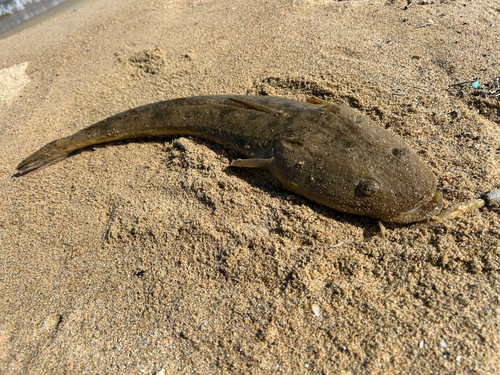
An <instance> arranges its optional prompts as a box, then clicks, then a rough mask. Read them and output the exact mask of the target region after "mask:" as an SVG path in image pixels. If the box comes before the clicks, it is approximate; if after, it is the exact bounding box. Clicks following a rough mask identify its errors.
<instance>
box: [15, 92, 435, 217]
mask: <svg viewBox="0 0 500 375" xmlns="http://www.w3.org/2000/svg"><path fill="white" fill-rule="evenodd" d="M181 135H190V136H196V137H200V138H203V139H206V140H209V141H213V142H215V143H218V144H221V145H223V146H225V147H228V148H230V149H233V150H235V151H237V152H239V153H241V154H242V155H244V156H245V157H246V158H247V159H239V160H234V161H233V162H232V165H233V166H236V167H246V168H263V169H266V170H268V171H269V172H270V173H272V174H273V175H274V176H276V177H277V178H278V180H279V181H280V182H281V183H282V184H283V185H284V186H285V187H286V188H288V189H289V190H291V191H293V192H294V193H297V194H299V195H302V196H304V197H306V198H308V199H311V200H313V201H315V202H318V203H321V204H324V205H326V206H328V207H331V208H334V209H336V210H339V211H343V212H348V213H354V214H360V215H368V216H371V217H374V218H377V219H381V220H383V221H387V222H395V223H402V224H404V223H411V222H416V221H421V220H424V219H426V218H429V217H431V216H434V215H436V214H437V213H439V212H440V211H441V209H442V198H441V195H440V193H439V191H438V190H437V188H436V186H437V183H436V178H435V176H434V174H433V173H432V171H431V170H430V168H429V166H428V165H427V164H426V163H424V162H423V161H422V160H421V159H420V158H419V157H418V156H417V155H416V153H415V152H414V151H413V150H411V149H410V148H409V147H408V145H407V144H406V143H405V142H404V141H403V140H402V139H401V138H400V137H398V136H397V135H395V134H393V133H392V132H390V131H388V130H385V129H383V128H381V127H380V126H377V125H376V124H374V123H373V122H372V121H371V120H370V119H369V118H368V117H366V116H364V115H362V114H361V113H360V112H358V111H355V110H353V109H351V108H349V107H346V106H342V105H337V104H333V103H327V102H323V101H321V100H319V99H315V98H311V99H310V100H308V102H300V101H296V100H290V99H285V98H279V97H264V96H262V97H261V96H238V95H224V96H222V95H219V96H198V97H190V98H181V99H173V100H167V101H162V102H158V103H153V104H148V105H144V106H142V107H138V108H134V109H130V110H128V111H125V112H122V113H119V114H117V115H114V116H111V117H109V118H107V119H104V120H102V121H100V122H98V123H96V124H94V125H91V126H89V127H87V128H85V129H83V130H81V131H79V132H77V133H75V134H73V135H71V136H68V137H66V138H61V139H58V140H55V141H53V142H51V143H49V144H47V145H45V146H44V147H42V148H41V149H40V150H38V151H37V152H35V153H34V154H32V155H31V156H29V157H28V158H26V159H25V160H23V161H22V162H21V163H20V164H19V165H18V167H17V169H18V172H19V174H20V175H24V174H27V173H29V172H33V171H35V170H38V169H41V168H43V167H46V166H48V165H51V164H54V163H56V162H58V161H60V160H62V159H64V158H66V157H67V156H68V155H69V154H71V153H72V152H73V151H75V150H78V149H81V148H85V147H88V146H92V145H96V144H100V143H106V142H111V141H117V140H127V139H134V138H145V137H164V136H181Z"/></svg>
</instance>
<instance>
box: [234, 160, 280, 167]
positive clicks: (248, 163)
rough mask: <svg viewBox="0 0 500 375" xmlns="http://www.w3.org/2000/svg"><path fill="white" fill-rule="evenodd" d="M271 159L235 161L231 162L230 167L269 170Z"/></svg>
mask: <svg viewBox="0 0 500 375" xmlns="http://www.w3.org/2000/svg"><path fill="white" fill-rule="evenodd" d="M272 162H273V158H269V159H236V160H233V161H232V162H231V167H241V168H260V169H269V167H270V165H271V163H272Z"/></svg>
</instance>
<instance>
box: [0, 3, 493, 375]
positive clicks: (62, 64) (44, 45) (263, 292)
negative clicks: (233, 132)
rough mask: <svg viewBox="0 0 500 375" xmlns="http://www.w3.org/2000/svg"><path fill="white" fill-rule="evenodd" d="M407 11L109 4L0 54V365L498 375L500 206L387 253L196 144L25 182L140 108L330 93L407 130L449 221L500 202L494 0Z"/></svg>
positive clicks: (132, 152)
mask: <svg viewBox="0 0 500 375" xmlns="http://www.w3.org/2000/svg"><path fill="white" fill-rule="evenodd" d="M406 3H407V2H406V1H397V0H396V1H386V0H384V1H378V0H377V1H349V2H348V1H341V2H336V1H326V0H325V1H306V0H295V1H291V0H290V1H287V0H277V1H273V2H264V1H257V0H250V1H249V0H246V1H225V0H221V1H209V0H208V1H183V0H182V1H181V0H175V1H151V2H147V3H144V2H139V1H132V0H125V1H121V2H106V1H101V0H95V1H92V2H89V3H86V4H83V5H82V6H80V7H78V8H76V9H75V10H72V11H70V12H69V13H64V14H61V15H59V16H57V17H56V18H53V19H51V20H48V21H46V22H44V23H42V24H39V25H37V26H35V27H33V28H30V29H27V30H24V31H22V32H20V33H18V34H16V35H13V36H11V37H9V38H6V39H3V40H0V87H1V89H0V90H1V91H0V94H1V95H0V112H1V113H2V116H0V150H2V152H1V153H0V158H1V162H0V202H2V210H1V211H0V244H1V252H0V265H1V267H2V269H1V274H0V294H1V296H2V297H0V372H2V373H12V374H24V373H111V372H115V373H116V372H120V373H132V374H135V373H137V374H139V373H145V374H154V373H156V374H160V373H165V374H170V373H172V374H174V373H200V374H205V373H228V374H229V373H231V374H243V373H252V374H259V373H272V372H274V373H313V374H317V373H325V374H337V373H339V374H348V373H350V374H364V373H370V374H392V373H395V374H399V373H412V374H413V373H418V374H436V373H440V374H447V373H456V374H461V373H464V374H465V373H475V374H496V373H498V372H499V371H500V355H499V354H498V353H499V349H500V333H499V330H498V325H499V324H500V320H499V310H500V309H499V307H500V302H499V297H500V290H499V281H500V273H499V271H500V218H499V212H498V211H496V210H494V209H482V210H477V211H474V212H471V213H467V214H465V215H464V216H463V217H461V218H458V219H455V220H452V221H447V222H442V223H438V224H433V225H429V226H424V227H422V226H417V225H408V226H400V227H397V226H389V227H388V228H387V235H386V236H385V237H384V236H382V235H381V233H380V229H379V225H378V222H377V221H376V220H374V219H370V218H367V217H362V216H356V215H349V214H344V213H341V212H337V211H334V210H331V209H328V208H325V207H323V206H320V205H317V204H314V203H312V202H310V201H308V200H306V199H304V198H301V197H298V196H296V195H294V194H292V193H290V192H288V191H287V190H285V189H284V188H283V187H282V186H281V185H280V184H279V183H278V182H277V181H275V180H273V179H271V178H269V176H268V175H267V174H266V173H265V172H261V171H254V170H236V169H233V168H229V164H230V161H231V160H233V159H235V158H237V157H238V155H236V154H234V153H232V152H229V151H227V150H225V149H223V148H222V147H219V146H216V145H214V144H211V143H210V142H205V141H200V140H197V139H195V138H191V137H181V138H165V139H156V140H153V141H139V142H128V143H120V144H114V145H107V146H103V147H94V148H92V149H90V150H85V151H83V152H81V153H79V154H77V155H74V156H72V157H70V158H68V159H66V160H64V161H62V162H60V163H58V164H56V165H53V166H51V167H49V168H46V169H44V170H42V171H39V172H37V173H34V174H32V175H29V176H26V177H22V178H13V177H12V176H13V174H14V173H15V167H16V166H17V164H18V163H19V162H20V161H21V160H22V159H23V158H25V157H26V156H28V155H29V154H31V153H32V152H34V151H36V150H37V149H38V148H39V147H41V146H43V145H44V144H46V143H48V142H50V141H52V140H54V139H56V138H60V137H64V136H68V135H70V134H72V133H74V132H76V131H77V130H79V129H81V128H83V127H85V126H88V125H90V124H92V123H94V122H96V121H99V120H101V119H103V118H105V117H107V116H110V115H113V114H115V113H117V112H120V111H124V110H127V109H129V108H132V107H135V106H139V105H142V104H146V103H150V102H155V101H159V100H165V99H170V98H176V97H184V96H192V95H206V94H248V95H275V96H283V97H287V98H293V99H299V100H304V99H305V98H307V97H309V96H316V97H319V98H321V99H324V100H327V101H332V102H336V103H342V104H346V105H349V106H351V107H353V108H356V109H358V110H360V111H361V112H363V113H365V114H366V115H368V116H369V117H371V118H372V119H373V120H374V121H375V123H376V124H377V125H379V126H382V127H385V128H387V129H389V130H390V131H392V132H394V133H397V134H399V135H400V136H402V137H403V138H404V139H405V141H406V142H407V143H408V144H409V145H410V146H411V147H412V148H414V149H415V150H416V151H418V152H419V154H420V155H421V157H422V158H423V159H424V160H425V161H426V162H427V163H428V164H429V165H430V166H431V168H432V169H433V171H434V173H435V174H436V176H437V178H438V181H439V185H440V187H441V188H442V189H443V194H444V198H445V201H446V205H451V204H454V203H456V202H460V201H465V200H468V199H472V198H476V197H479V196H480V195H481V194H482V193H484V192H487V191H489V190H490V189H491V188H493V187H495V186H496V187H498V186H499V185H500V165H499V157H500V130H499V125H500V104H499V98H498V96H495V90H496V89H495V82H497V81H495V78H496V77H498V76H499V75H500V74H499V65H498V61H499V52H498V48H497V46H498V45H500V40H499V39H500V37H499V36H500V33H499V26H500V11H499V9H500V5H499V4H496V3H492V2H488V1H475V2H469V1H464V2H447V1H429V2H428V3H427V4H425V5H424V4H423V3H422V2H415V3H414V4H413V5H412V6H410V7H409V8H408V9H407V10H404V8H405V5H406ZM495 4H496V5H495ZM476 77H478V78H479V79H478V81H479V83H480V84H482V85H483V88H479V89H474V88H472V86H471V83H472V82H469V83H465V84H463V85H459V86H452V87H449V86H448V85H450V84H454V83H458V82H464V81H474V80H475V78H476ZM478 90H483V91H484V92H479V93H478ZM477 94H479V95H477Z"/></svg>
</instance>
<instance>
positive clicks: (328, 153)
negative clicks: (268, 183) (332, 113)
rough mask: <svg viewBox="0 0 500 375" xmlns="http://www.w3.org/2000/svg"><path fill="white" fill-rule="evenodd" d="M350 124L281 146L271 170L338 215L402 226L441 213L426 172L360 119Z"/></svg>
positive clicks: (397, 143)
mask: <svg viewBox="0 0 500 375" xmlns="http://www.w3.org/2000/svg"><path fill="white" fill-rule="evenodd" d="M335 121H337V122H338V119H337V120H335ZM351 122H354V123H355V125H356V126H355V129H354V130H353V126H352V124H348V126H344V125H345V124H344V123H345V121H343V123H342V124H341V126H340V128H339V125H338V124H336V125H335V124H334V125H335V126H333V127H332V126H325V125H324V124H323V125H322V126H320V127H318V129H320V130H318V131H316V132H315V131H312V132H309V133H308V135H307V136H306V137H304V138H298V139H294V138H288V139H284V140H282V141H280V143H279V144H277V145H276V147H275V152H274V159H273V164H272V168H271V170H272V171H273V173H274V174H275V175H276V177H277V178H278V179H279V180H280V181H281V182H282V183H283V184H284V185H285V186H286V187H287V188H288V189H289V190H291V191H293V192H295V193H297V194H300V195H302V196H304V197H306V198H308V199H311V200H313V201H315V202H318V203H321V204H323V205H326V206H328V207H331V208H334V209H336V210H339V211H343V212H348V213H353V214H360V215H367V216H371V217H374V218H377V219H380V220H382V221H386V222H394V223H400V224H406V223H412V222H418V221H421V220H424V219H427V218H429V217H432V216H434V215H436V214H437V213H439V212H440V211H441V209H442V195H441V192H440V191H438V190H437V182H436V178H435V176H434V174H433V172H432V170H431V169H430V167H429V166H428V165H427V164H426V163H424V162H423V161H422V160H421V159H420V157H419V156H418V155H417V154H416V153H415V152H414V151H413V150H411V149H410V148H409V146H408V145H406V144H405V143H404V141H403V140H402V139H401V138H399V137H398V136H396V135H394V134H393V133H391V132H389V131H387V130H385V129H383V128H380V127H378V126H377V125H375V124H373V123H372V122H371V121H370V120H368V119H367V118H365V117H364V116H361V120H359V119H358V120H353V119H352V118H351ZM339 129H340V131H339Z"/></svg>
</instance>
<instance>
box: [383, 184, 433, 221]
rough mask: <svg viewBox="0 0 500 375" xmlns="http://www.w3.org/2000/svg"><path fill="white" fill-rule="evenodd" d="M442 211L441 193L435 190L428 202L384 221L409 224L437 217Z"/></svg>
mask: <svg viewBox="0 0 500 375" xmlns="http://www.w3.org/2000/svg"><path fill="white" fill-rule="evenodd" d="M442 209H443V193H442V192H441V191H440V190H436V191H435V192H434V195H433V196H432V197H431V199H429V200H428V201H426V202H424V203H420V204H419V205H417V206H416V207H414V208H412V209H411V210H410V211H406V212H404V213H402V214H401V215H398V216H396V217H393V218H390V219H388V220H385V221H387V222H389V223H398V224H410V223H416V222H418V221H422V220H425V219H428V218H431V217H432V216H435V215H437V214H438V213H439V212H441V210H442Z"/></svg>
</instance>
